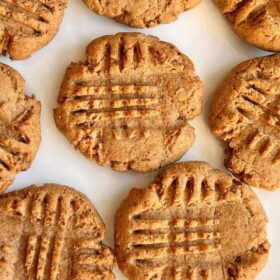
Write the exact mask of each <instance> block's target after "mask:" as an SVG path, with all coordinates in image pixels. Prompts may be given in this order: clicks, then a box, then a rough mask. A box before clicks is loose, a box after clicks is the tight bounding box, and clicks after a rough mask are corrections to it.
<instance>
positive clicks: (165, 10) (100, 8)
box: [84, 0, 200, 28]
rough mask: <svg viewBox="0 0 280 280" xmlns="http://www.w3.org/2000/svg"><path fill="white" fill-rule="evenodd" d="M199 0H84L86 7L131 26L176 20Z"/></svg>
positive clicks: (151, 24)
mask: <svg viewBox="0 0 280 280" xmlns="http://www.w3.org/2000/svg"><path fill="white" fill-rule="evenodd" d="M199 2H200V0H173V1H166V0H157V1H155V0H152V1H151V0H108V1H99V0H84V3H85V4H86V5H87V7H88V8H89V9H91V10H93V11H94V12H96V13H97V14H99V15H103V16H107V17H110V18H112V19H115V20H116V21H118V22H120V23H123V24H127V25H130V26H132V27H138V28H144V27H153V26H156V25H158V24H162V23H169V22H171V21H174V20H176V18H177V17H178V16H179V14H181V13H183V12H185V11H187V10H189V9H191V8H193V7H195V6H196V5H198V3H199Z"/></svg>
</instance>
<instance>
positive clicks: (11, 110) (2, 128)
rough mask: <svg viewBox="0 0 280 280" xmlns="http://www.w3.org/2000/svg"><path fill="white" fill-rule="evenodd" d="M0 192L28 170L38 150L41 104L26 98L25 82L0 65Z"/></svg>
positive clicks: (17, 74)
mask: <svg viewBox="0 0 280 280" xmlns="http://www.w3.org/2000/svg"><path fill="white" fill-rule="evenodd" d="M0 81H1V87H0V192H3V191H5V189H6V188H7V187H8V186H9V185H10V184H11V183H12V182H13V181H14V177H15V175H16V174H17V173H19V172H21V171H24V170H26V169H28V168H29V167H30V165H31V164H32V161H33V159H34V157H35V155H36V152H37V150H38V148H39V145H40V141H41V135H40V133H41V132H40V111H41V105H40V102H39V101H37V100H36V99H35V98H34V97H29V96H26V95H25V94H26V89H25V81H24V79H23V78H22V76H21V75H20V74H19V73H18V72H16V71H15V70H14V69H12V68H11V67H9V66H8V65H5V64H2V63H0Z"/></svg>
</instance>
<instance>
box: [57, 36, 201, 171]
mask: <svg viewBox="0 0 280 280" xmlns="http://www.w3.org/2000/svg"><path fill="white" fill-rule="evenodd" d="M202 97H203V87H202V83H201V81H200V80H199V78H198V77H197V76H196V75H195V71H194V66H193V64H192V62H191V61H190V59H188V58H187V57H186V56H185V55H183V54H181V53H180V52H179V51H178V49H177V48H175V47H174V46H173V45H171V44H168V43H165V42H161V41H159V40H158V39H157V38H155V37H151V36H146V35H144V34H140V33H119V34H116V35H113V36H104V37H101V38H99V39H96V40H94V41H92V42H91V43H90V44H89V45H88V47H87V61H85V62H80V63H72V64H71V65H70V67H68V69H67V71H66V74H65V77H64V80H63V83H62V86H61V90H60V94H59V97H58V103H59V106H58V108H57V109H55V110H54V118H55V121H56V125H57V127H58V128H59V130H60V131H61V132H62V133H63V134H64V135H65V136H66V137H67V138H68V140H69V141H70V142H71V143H72V144H73V145H74V147H75V148H76V149H79V150H80V151H81V152H82V153H83V154H84V155H85V156H86V157H87V158H88V159H91V160H92V159H96V161H97V162H98V163H99V164H100V165H102V166H106V165H111V166H112V168H113V169H115V170H119V171H126V170H128V169H133V170H136V171H140V172H148V171H152V170H155V169H158V168H160V167H162V166H164V165H166V164H168V163H171V162H174V161H176V160H178V159H179V158H180V157H181V156H183V155H184V154H185V153H186V151H187V150H188V149H189V148H190V147H191V145H192V144H193V142H194V139H195V134H194V130H193V128H192V127H191V126H190V125H189V124H188V120H191V119H193V118H194V117H195V116H197V115H198V114H199V113H200V112H201V105H202Z"/></svg>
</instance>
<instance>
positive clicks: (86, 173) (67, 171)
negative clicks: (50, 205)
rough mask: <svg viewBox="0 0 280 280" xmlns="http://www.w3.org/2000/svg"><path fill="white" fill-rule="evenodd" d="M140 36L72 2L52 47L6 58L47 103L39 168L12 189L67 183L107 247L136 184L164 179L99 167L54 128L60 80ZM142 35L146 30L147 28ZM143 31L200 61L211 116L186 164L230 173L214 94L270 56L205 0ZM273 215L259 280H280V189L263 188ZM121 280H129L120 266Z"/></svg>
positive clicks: (198, 125)
mask: <svg viewBox="0 0 280 280" xmlns="http://www.w3.org/2000/svg"><path fill="white" fill-rule="evenodd" d="M124 31H125V32H129V31H137V30H136V29H132V28H129V27H126V26H124V25H121V24H118V23H116V22H114V21H112V20H110V19H107V18H105V17H100V16H97V15H96V14H95V13H94V12H91V11H90V10H89V9H87V8H86V6H85V5H84V4H83V2H82V0H72V1H70V3H69V4H68V8H67V9H66V11H65V17H64V20H63V23H62V25H61V28H60V30H59V33H58V35H57V36H56V37H55V38H54V40H53V41H52V42H51V43H50V44H48V45H47V46H46V47H45V48H43V49H42V50H40V51H38V52H37V53H35V54H34V55H33V56H32V57H31V58H29V59H27V60H25V61H19V62H12V61H10V60H9V59H8V58H3V57H2V58H0V61H1V62H4V63H7V64H9V65H11V66H12V67H14V68H15V69H17V70H18V71H19V72H20V73H21V74H22V75H23V77H24V78H25V79H26V83H27V90H28V94H35V95H36V97H37V98H38V99H39V100H40V101H41V103H42V117H41V123H42V143H41V146H40V149H39V152H38V154H37V157H36V159H35V161H34V163H33V165H32V167H31V168H30V169H29V170H28V171H27V172H23V173H21V174H19V175H18V176H17V177H16V181H15V183H14V184H13V185H12V186H11V187H10V188H9V190H10V191H11V190H15V189H19V188H23V187H26V186H29V185H31V184H37V185H42V184H44V183H47V182H50V183H60V184H63V185H69V186H72V187H75V188H76V189H78V190H79V191H81V192H83V193H85V194H86V195H87V196H88V197H89V198H90V200H91V201H92V202H93V203H94V205H95V207H96V209H97V210H98V211H99V213H100V214H101V216H102V217H103V220H104V222H105V224H106V227H107V235H106V242H107V243H110V244H111V245H112V246H113V224H114V213H115V211H116V209H117V207H118V206H119V205H120V203H121V201H122V200H123V199H124V198H125V197H126V196H127V194H128V191H129V190H130V188H131V187H132V186H134V187H135V186H139V187H144V186H146V185H147V184H148V183H149V182H151V181H152V180H153V178H154V176H155V174H156V172H154V173H149V174H137V173H134V172H127V173H117V172H115V171H112V170H111V169H110V168H104V167H100V166H98V165H97V164H96V163H95V162H94V161H93V162H91V161H89V160H87V159H85V158H84V157H83V156H82V155H81V154H80V153H79V152H78V151H75V150H74V149H73V148H72V146H71V145H70V144H69V143H68V141H67V140H66V138H64V136H63V135H62V134H61V133H60V132H59V131H58V130H57V128H56V127H55V124H54V120H53V115H52V110H53V108H54V107H55V106H56V98H57V95H58V91H59V87H60V83H61V81H62V78H63V75H64V72H65V69H66V67H67V66H68V65H69V64H70V62H71V61H74V62H77V61H79V60H84V59H85V47H86V46H87V44H88V43H89V42H90V41H91V40H92V39H95V38H97V37H99V36H102V35H106V34H114V33H117V32H124ZM139 31H140V30H139ZM142 32H144V33H147V34H152V35H155V36H157V37H160V39H162V40H165V41H168V42H171V43H173V44H175V45H176V46H177V47H178V48H179V49H180V50H181V51H182V52H183V53H185V54H186V55H188V56H189V57H190V58H191V59H192V60H193V62H194V64H195V66H196V70H197V74H198V75H199V76H200V78H201V79H202V81H203V83H204V85H205V89H206V94H205V99H204V107H203V114H202V115H201V116H200V117H197V118H196V119H195V120H194V121H192V122H191V124H192V125H193V126H194V127H195V129H196V135H197V139H196V142H195V144H194V146H193V147H192V149H191V150H190V151H189V152H188V154H187V155H186V156H185V157H184V158H183V159H182V160H204V161H208V162H210V163H211V164H212V166H214V167H218V168H223V159H224V154H223V147H222V144H221V143H220V142H219V141H218V140H217V139H216V138H215V137H214V136H213V135H211V133H210V131H209V127H208V124H207V115H208V110H209V102H210V99H211V96H212V94H213V92H214V91H215V89H216V88H217V86H218V85H219V83H220V82H221V81H222V80H223V79H224V77H225V75H226V74H227V73H228V71H229V70H230V69H231V68H232V67H233V66H235V65H237V64H238V63H240V62H241V61H244V60H247V59H249V58H253V57H256V56H263V55H266V53H265V52H263V51H260V50H257V49H256V48H254V47H252V46H250V45H248V44H246V43H244V42H242V41H241V40H240V39H239V38H238V37H237V36H236V35H235V34H234V33H233V32H232V31H231V29H230V27H229V26H228V24H227V22H226V21H225V19H224V18H223V17H222V15H221V14H220V13H219V12H218V10H217V9H216V7H215V6H214V4H213V3H212V1H211V0H203V1H202V3H201V4H200V5H199V6H198V7H196V8H195V9H193V10H191V11H189V12H186V13H184V14H182V15H181V16H180V18H179V19H178V20H177V21H175V22H173V23H171V24H168V25H161V26H158V27H155V28H152V29H148V30H147V29H145V30H142ZM257 194H258V196H259V198H260V199H261V201H262V202H263V204H264V207H265V210H266V212H267V215H268V217H269V221H270V222H269V225H268V232H269V240H270V242H271V243H272V249H271V254H270V260H269V263H268V264H267V266H266V268H265V269H264V271H263V272H262V273H261V274H260V276H259V277H258V279H262V280H277V279H280V265H279V252H280V238H279V237H278V236H279V234H280V215H279V213H280V203H279V200H280V191H276V192H274V193H270V192H266V191H260V190H258V191H257ZM115 272H116V276H117V279H119V280H124V279H125V278H124V277H123V276H122V275H121V273H120V272H119V271H118V270H117V269H116V270H115Z"/></svg>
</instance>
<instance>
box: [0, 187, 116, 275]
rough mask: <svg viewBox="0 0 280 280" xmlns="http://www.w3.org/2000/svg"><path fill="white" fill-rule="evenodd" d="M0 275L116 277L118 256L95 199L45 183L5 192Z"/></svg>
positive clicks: (1, 208)
mask: <svg viewBox="0 0 280 280" xmlns="http://www.w3.org/2000/svg"><path fill="white" fill-rule="evenodd" d="M0 212H1V216H0V225H1V232H0V260H1V261H0V278H1V279H5V280H33V279H34V280H35V279H36V280H38V279H44V280H81V279H83V280H93V279H94V280H105V279H106V280H113V279H115V277H114V275H113V273H112V271H111V270H112V268H113V266H114V257H113V253H112V250H111V249H110V248H109V247H108V246H106V245H104V244H103V242H102V241H103V239H104V232H105V227H104V225H103V222H102V220H101V218H100V217H99V215H98V213H97V212H96V210H95V209H94V207H93V206H92V205H91V203H90V201H89V200H88V199H87V198H86V197H85V196H84V195H82V194H81V193H78V192H77V191H75V190H74V189H71V188H68V187H64V186H60V185H55V184H46V185H44V186H43V187H36V186H31V187H28V188H25V189H22V190H20V191H15V192H11V193H8V194H3V195H1V196H0Z"/></svg>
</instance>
